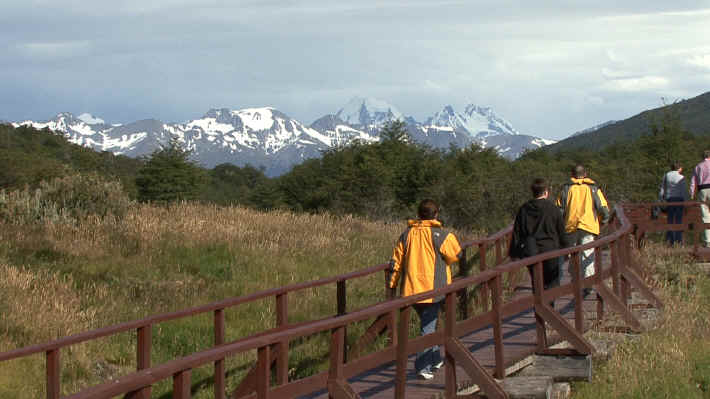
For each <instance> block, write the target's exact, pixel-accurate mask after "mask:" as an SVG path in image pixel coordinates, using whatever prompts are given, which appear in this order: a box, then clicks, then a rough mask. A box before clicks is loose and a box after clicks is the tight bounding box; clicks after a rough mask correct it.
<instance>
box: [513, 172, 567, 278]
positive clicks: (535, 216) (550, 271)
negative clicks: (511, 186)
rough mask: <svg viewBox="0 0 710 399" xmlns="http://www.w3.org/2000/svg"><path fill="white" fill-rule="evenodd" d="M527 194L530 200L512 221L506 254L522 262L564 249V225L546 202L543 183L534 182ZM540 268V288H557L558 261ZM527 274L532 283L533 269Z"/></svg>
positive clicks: (555, 210) (544, 182)
mask: <svg viewBox="0 0 710 399" xmlns="http://www.w3.org/2000/svg"><path fill="white" fill-rule="evenodd" d="M530 190H531V191H532V195H533V199H531V200H530V201H528V202H526V203H525V204H523V206H521V207H520V209H519V210H518V214H517V216H516V217H515V224H514V226H513V239H512V241H511V243H510V252H509V254H510V257H511V258H517V259H522V258H525V257H529V256H533V255H537V254H539V253H543V252H547V251H553V250H556V249H560V248H564V247H566V246H567V238H566V237H567V235H566V234H565V222H564V220H563V218H562V214H561V213H560V211H559V209H558V208H557V207H556V206H555V204H553V203H552V202H551V201H548V199H547V198H548V197H549V195H550V190H549V188H548V186H547V182H546V181H545V179H539V178H538V179H535V180H534V181H533V184H532V185H531V186H530ZM530 247H532V248H530ZM542 268H543V276H542V277H543V287H544V288H545V289H548V288H550V287H555V286H557V285H559V281H560V258H559V257H555V258H552V259H548V260H546V261H544V262H543V264H542ZM528 271H529V272H530V280H531V281H533V266H528ZM534 286H535V285H534V284H533V287H534Z"/></svg>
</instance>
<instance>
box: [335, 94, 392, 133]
mask: <svg viewBox="0 0 710 399" xmlns="http://www.w3.org/2000/svg"><path fill="white" fill-rule="evenodd" d="M335 116H336V117H338V118H339V119H340V120H342V121H343V122H345V123H346V124H347V125H349V126H351V127H354V128H357V129H360V130H364V131H367V132H377V131H378V130H379V129H381V128H382V127H383V126H384V125H385V124H386V123H388V122H392V121H394V120H404V115H402V113H401V112H399V110H397V108H395V107H394V106H393V105H390V104H388V103H387V102H385V101H383V100H378V99H376V98H363V97H354V98H353V99H352V100H350V101H349V102H348V103H347V104H345V106H344V107H343V108H341V109H340V110H339V111H338V112H337V113H336V114H335Z"/></svg>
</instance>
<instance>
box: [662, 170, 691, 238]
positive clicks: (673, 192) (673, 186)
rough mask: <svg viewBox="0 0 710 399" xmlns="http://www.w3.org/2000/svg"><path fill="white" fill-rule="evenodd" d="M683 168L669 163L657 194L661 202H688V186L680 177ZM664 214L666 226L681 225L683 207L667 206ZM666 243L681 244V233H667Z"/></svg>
mask: <svg viewBox="0 0 710 399" xmlns="http://www.w3.org/2000/svg"><path fill="white" fill-rule="evenodd" d="M682 173H683V168H682V167H681V166H680V163H678V162H677V161H675V162H672V163H671V170H670V171H669V172H667V173H666V174H665V175H664V176H663V182H661V190H660V192H659V193H658V197H659V199H660V200H661V201H666V202H683V201H687V200H688V186H687V184H686V180H685V176H683V175H682ZM666 212H667V213H668V224H680V223H683V207H682V206H668V207H666ZM666 241H667V242H668V243H669V244H670V245H674V244H676V243H678V244H682V243H683V232H682V231H667V232H666Z"/></svg>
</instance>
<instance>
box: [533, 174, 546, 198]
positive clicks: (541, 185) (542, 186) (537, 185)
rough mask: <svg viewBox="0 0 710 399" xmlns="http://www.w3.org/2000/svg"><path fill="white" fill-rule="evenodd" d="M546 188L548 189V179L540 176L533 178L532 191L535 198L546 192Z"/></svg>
mask: <svg viewBox="0 0 710 399" xmlns="http://www.w3.org/2000/svg"><path fill="white" fill-rule="evenodd" d="M546 190H547V180H545V179H543V178H540V177H538V178H537V179H535V180H533V182H532V184H531V185H530V191H532V195H533V198H537V197H539V196H541V195H543V194H545V191H546Z"/></svg>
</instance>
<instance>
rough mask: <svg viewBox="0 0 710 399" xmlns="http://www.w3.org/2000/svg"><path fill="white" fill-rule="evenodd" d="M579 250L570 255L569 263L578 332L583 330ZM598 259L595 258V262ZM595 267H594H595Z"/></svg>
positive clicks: (575, 326) (575, 322)
mask: <svg viewBox="0 0 710 399" xmlns="http://www.w3.org/2000/svg"><path fill="white" fill-rule="evenodd" d="M581 255H582V254H581V253H580V252H574V253H572V254H571V255H570V259H569V262H570V265H572V267H571V270H572V286H573V287H574V328H576V329H577V331H579V332H580V333H583V332H584V296H583V295H582V263H581V262H580V256H581ZM596 262H599V259H595V263H596ZM595 269H596V267H595Z"/></svg>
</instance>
